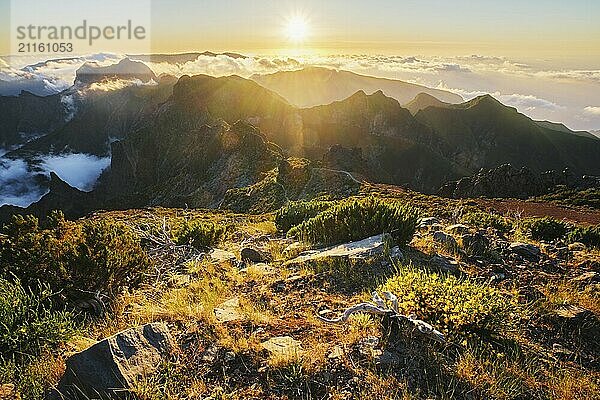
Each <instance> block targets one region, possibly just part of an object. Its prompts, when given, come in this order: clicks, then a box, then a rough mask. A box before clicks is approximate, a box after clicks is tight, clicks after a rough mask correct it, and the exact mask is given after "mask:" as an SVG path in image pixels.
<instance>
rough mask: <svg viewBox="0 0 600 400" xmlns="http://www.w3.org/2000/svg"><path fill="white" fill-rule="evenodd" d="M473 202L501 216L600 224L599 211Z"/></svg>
mask: <svg viewBox="0 0 600 400" xmlns="http://www.w3.org/2000/svg"><path fill="white" fill-rule="evenodd" d="M475 201H476V202H477V203H478V204H480V205H481V206H483V207H485V208H489V209H493V210H496V211H498V212H500V213H503V214H504V213H509V214H514V213H521V215H522V216H523V217H553V218H557V219H565V220H568V221H572V222H578V223H581V224H590V225H597V224H600V210H591V209H587V208H582V207H565V206H560V205H557V204H553V203H542V202H535V201H524V200H512V199H507V200H494V199H476V200H475Z"/></svg>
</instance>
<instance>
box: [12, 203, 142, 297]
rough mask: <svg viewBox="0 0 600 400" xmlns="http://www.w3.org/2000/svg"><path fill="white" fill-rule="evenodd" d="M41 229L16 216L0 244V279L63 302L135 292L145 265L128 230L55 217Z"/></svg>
mask: <svg viewBox="0 0 600 400" xmlns="http://www.w3.org/2000/svg"><path fill="white" fill-rule="evenodd" d="M49 221H50V222H49V225H48V226H47V227H46V228H42V227H40V226H39V224H38V220H37V219H36V218H35V217H32V216H27V217H22V216H15V217H14V218H13V220H12V222H11V223H10V224H9V225H7V226H6V227H5V228H4V234H5V235H6V236H5V237H4V238H0V278H4V279H8V280H12V276H15V277H16V278H17V279H19V280H20V281H21V283H22V284H23V286H25V287H27V288H30V289H33V290H35V289H36V288H37V287H38V281H40V282H41V283H42V284H47V285H48V287H49V288H50V290H52V291H53V292H60V293H61V298H62V299H63V300H66V301H74V302H76V301H78V300H81V299H83V298H89V297H95V296H97V295H101V296H106V297H108V298H109V299H110V298H113V297H114V295H115V294H116V293H118V292H120V291H122V290H123V288H125V287H134V286H137V285H138V284H139V283H141V281H142V280H143V278H144V276H145V273H146V272H147V271H148V270H149V267H150V260H149V259H148V257H147V255H146V253H145V252H144V251H143V249H142V248H141V246H140V244H139V240H138V239H137V238H136V237H135V236H134V235H133V234H132V232H131V231H130V229H129V228H128V227H127V226H125V225H123V224H121V223H117V222H114V221H111V220H88V221H85V222H71V221H66V220H65V219H64V218H62V215H60V214H56V215H54V217H53V218H52V219H49Z"/></svg>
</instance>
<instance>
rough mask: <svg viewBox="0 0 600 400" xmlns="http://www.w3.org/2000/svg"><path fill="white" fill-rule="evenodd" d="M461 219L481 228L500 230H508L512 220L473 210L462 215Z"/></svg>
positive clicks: (510, 227)
mask: <svg viewBox="0 0 600 400" xmlns="http://www.w3.org/2000/svg"><path fill="white" fill-rule="evenodd" d="M462 221H463V222H464V223H465V224H467V225H472V226H477V227H481V228H487V227H492V228H495V229H497V230H499V231H500V232H509V231H510V230H511V229H512V227H513V225H512V222H511V221H510V220H509V219H508V218H505V217H503V216H501V215H497V214H490V213H486V212H481V211H473V212H469V213H467V214H465V215H464V216H463V217H462Z"/></svg>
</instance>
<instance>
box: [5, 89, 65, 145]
mask: <svg viewBox="0 0 600 400" xmlns="http://www.w3.org/2000/svg"><path fill="white" fill-rule="evenodd" d="M61 100H62V97H61V95H58V94H57V95H52V96H46V97H42V96H36V95H34V94H31V93H29V92H22V93H21V94H20V95H19V96H0V110H2V112H0V149H10V148H13V147H18V146H21V145H23V144H25V143H26V142H27V141H28V140H31V139H33V138H35V137H37V136H40V135H44V134H46V133H48V132H50V131H52V130H53V129H55V128H58V127H59V126H61V125H63V124H64V123H65V117H66V116H67V110H66V107H65V105H64V104H63V103H62V101H61Z"/></svg>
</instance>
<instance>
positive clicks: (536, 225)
mask: <svg viewBox="0 0 600 400" xmlns="http://www.w3.org/2000/svg"><path fill="white" fill-rule="evenodd" d="M520 229H521V231H522V232H523V233H525V234H526V235H527V236H529V237H531V238H532V239H534V240H545V241H552V240H556V239H560V238H562V237H563V236H565V235H566V233H567V230H568V226H567V224H566V223H565V222H562V221H557V220H555V219H554V218H551V217H544V218H529V219H526V220H524V221H523V222H521V224H520Z"/></svg>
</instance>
